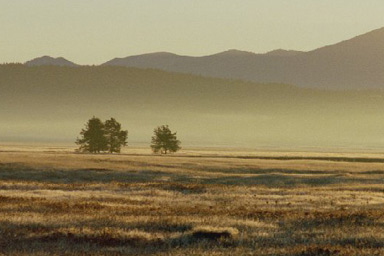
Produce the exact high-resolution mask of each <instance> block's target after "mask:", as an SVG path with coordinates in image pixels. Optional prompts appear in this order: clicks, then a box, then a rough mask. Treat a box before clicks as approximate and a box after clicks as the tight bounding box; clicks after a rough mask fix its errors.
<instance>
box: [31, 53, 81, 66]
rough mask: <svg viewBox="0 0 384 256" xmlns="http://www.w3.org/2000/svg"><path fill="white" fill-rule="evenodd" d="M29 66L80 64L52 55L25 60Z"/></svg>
mask: <svg viewBox="0 0 384 256" xmlns="http://www.w3.org/2000/svg"><path fill="white" fill-rule="evenodd" d="M25 65H27V66H63V67H77V66H78V65H77V64H75V63H73V62H71V61H69V60H66V59H64V58H62V57H59V58H52V57H50V56H42V57H39V58H35V59H33V60H30V61H27V62H25Z"/></svg>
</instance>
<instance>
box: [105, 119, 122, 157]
mask: <svg viewBox="0 0 384 256" xmlns="http://www.w3.org/2000/svg"><path fill="white" fill-rule="evenodd" d="M104 126H105V137H106V140H107V147H108V150H109V153H114V152H116V153H120V151H121V147H122V146H126V145H127V137H128V131H122V130H121V124H120V123H119V122H117V121H116V119H114V118H111V119H110V120H107V121H105V123H104Z"/></svg>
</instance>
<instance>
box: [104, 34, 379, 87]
mask: <svg viewBox="0 0 384 256" xmlns="http://www.w3.org/2000/svg"><path fill="white" fill-rule="evenodd" d="M102 65H110V66H125V67H138V68H154V69H161V70H166V71H171V72H181V73H189V74H196V75H203V76H209V77H218V78H230V79H241V80H245V81H254V82H262V83H288V84H294V85H298V86H301V87H310V88H326V89H365V88H384V72H383V70H384V28H381V29H377V30H374V31H371V32H369V33H366V34H364V35H360V36H357V37H355V38H352V39H350V40H346V41H343V42H340V43H337V44H334V45H330V46H325V47H322V48H319V49H315V50H313V51H309V52H299V51H287V50H281V49H279V50H275V51H271V52H268V53H266V54H255V53H251V52H244V51H238V50H229V51H225V52H222V53H218V54H213V55H209V56H202V57H190V56H181V55H177V54H172V53H164V52H160V53H151V54H144V55H136V56H130V57H126V58H116V59H113V60H111V61H108V62H106V63H104V64H102Z"/></svg>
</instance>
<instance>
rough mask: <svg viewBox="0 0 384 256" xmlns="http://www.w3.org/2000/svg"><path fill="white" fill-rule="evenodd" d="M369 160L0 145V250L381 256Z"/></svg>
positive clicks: (381, 171)
mask: <svg viewBox="0 0 384 256" xmlns="http://www.w3.org/2000/svg"><path fill="white" fill-rule="evenodd" d="M260 156H262V157H264V156H268V157H273V158H270V159H257V158H255V157H260ZM281 156H290V157H301V158H297V159H296V158H295V159H294V160H287V159H283V160H282V159H280V157H281ZM250 157H251V158H250ZM314 157H317V158H314ZM340 157H342V159H340ZM372 159H373V160H372ZM380 159H384V155H383V154H374V153H369V154H359V153H348V154H347V153H344V154H336V153H332V154H329V153H305V152H304V153H303V152H290V153H278V152H245V151H243V152H233V153H231V152H229V151H203V150H189V151H184V152H183V153H180V154H177V155H173V156H154V155H151V154H149V152H148V151H147V150H146V149H132V150H128V151H125V152H124V154H122V155H90V154H75V153H72V152H71V149H68V148H49V147H44V148H43V147H40V148H37V149H36V148H26V147H22V146H17V147H15V146H13V148H12V146H9V147H3V148H1V152H0V252H1V253H2V254H4V255H145V254H155V255H384V232H383V231H384V210H383V205H384V194H383V192H384V165H383V163H380Z"/></svg>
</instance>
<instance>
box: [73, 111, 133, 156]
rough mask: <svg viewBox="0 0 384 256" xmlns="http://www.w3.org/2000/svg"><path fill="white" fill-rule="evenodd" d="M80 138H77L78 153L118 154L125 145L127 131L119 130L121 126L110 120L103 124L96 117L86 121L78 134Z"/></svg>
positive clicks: (112, 119) (114, 120)
mask: <svg viewBox="0 0 384 256" xmlns="http://www.w3.org/2000/svg"><path fill="white" fill-rule="evenodd" d="M80 136H81V138H77V140H76V144H77V145H79V146H80V147H79V149H78V150H79V151H80V152H89V153H100V152H105V151H108V152H109V153H114V152H116V153H120V151H121V147H122V146H126V145H127V138H128V131H122V130H121V124H120V123H119V122H117V121H116V119H114V118H111V119H109V120H107V121H105V122H104V123H103V122H102V121H101V120H100V119H99V118H97V117H93V118H91V119H89V120H88V122H87V123H86V125H85V129H82V130H81V132H80Z"/></svg>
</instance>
